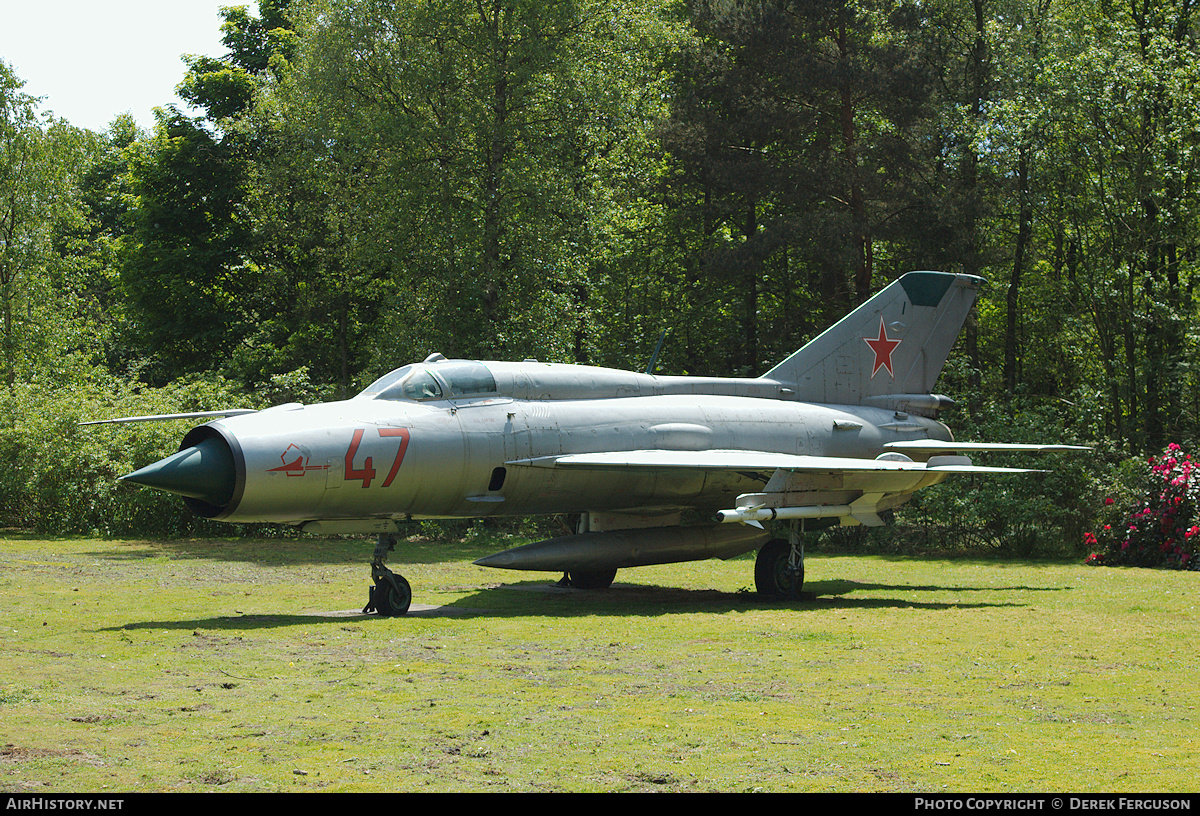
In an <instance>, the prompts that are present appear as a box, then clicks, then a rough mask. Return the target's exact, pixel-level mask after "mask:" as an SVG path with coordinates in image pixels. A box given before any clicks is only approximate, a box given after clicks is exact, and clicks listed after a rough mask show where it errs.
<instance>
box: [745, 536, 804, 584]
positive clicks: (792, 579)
mask: <svg viewBox="0 0 1200 816" xmlns="http://www.w3.org/2000/svg"><path fill="white" fill-rule="evenodd" d="M754 586H755V588H756V589H757V590H758V594H759V595H762V596H763V597H764V598H770V599H772V600H795V599H796V598H799V597H800V590H802V589H803V588H804V543H803V541H802V540H801V538H800V529H799V520H794V521H792V522H791V524H790V526H789V529H788V537H787V538H773V539H771V540H770V541H768V542H767V543H766V544H764V545H763V546H762V549H760V550H759V551H758V558H756V559H755V561H754Z"/></svg>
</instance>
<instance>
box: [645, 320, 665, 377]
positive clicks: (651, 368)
mask: <svg viewBox="0 0 1200 816" xmlns="http://www.w3.org/2000/svg"><path fill="white" fill-rule="evenodd" d="M666 339H667V329H663V330H662V334H660V335H659V336H658V345H657V346H655V347H654V354H653V355H652V356H651V357H650V364H649V365H647V366H646V373H647V374H653V373H654V366H655V364H657V363H658V353H659V352H660V351H662V347H663V341H664V340H666Z"/></svg>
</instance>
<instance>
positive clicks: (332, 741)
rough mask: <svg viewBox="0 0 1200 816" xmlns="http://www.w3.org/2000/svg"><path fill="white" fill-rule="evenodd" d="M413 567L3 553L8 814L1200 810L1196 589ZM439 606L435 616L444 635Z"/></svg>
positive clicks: (908, 563) (900, 565)
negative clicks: (398, 803) (294, 794)
mask: <svg viewBox="0 0 1200 816" xmlns="http://www.w3.org/2000/svg"><path fill="white" fill-rule="evenodd" d="M511 544H512V542H509V541H497V542H491V543H487V542H482V543H475V544H470V545H463V544H441V543H439V542H430V541H420V542H410V543H407V544H406V543H403V542H402V543H401V545H400V547H399V548H398V549H397V552H396V553H395V554H394V555H393V557H392V559H391V560H390V562H389V563H390V564H391V565H392V566H393V567H394V568H395V569H396V570H397V571H398V572H402V573H403V574H404V575H405V576H407V577H408V579H409V580H410V581H411V583H412V585H413V593H414V603H415V605H416V608H415V612H414V614H413V615H411V616H409V617H404V618H392V619H381V618H377V617H375V616H363V615H360V614H358V610H359V609H360V608H361V607H362V605H363V604H364V603H365V600H366V592H367V590H366V587H367V584H368V583H369V577H368V566H367V562H368V560H369V557H370V553H371V550H372V547H373V543H372V542H368V541H362V542H351V541H322V540H315V539H313V540H285V541H250V540H230V541H225V540H220V541H186V542H178V541H167V542H158V541H128V542H125V541H109V540H99V539H59V540H39V539H37V538H34V537H27V536H19V535H9V536H7V537H4V538H0V650H2V652H0V790H4V791H7V792H65V791H84V792H105V791H111V792H130V791H212V790H232V791H316V790H326V791H376V790H398V791H652V790H670V791H675V790H683V791H752V790H762V791H900V792H910V791H915V792H939V791H945V792H956V791H988V792H1004V791H1156V792H1157V791H1164V792H1165V791H1177V792H1186V791H1195V789H1196V780H1197V779H1198V778H1200V745H1198V735H1200V728H1198V727H1197V711H1196V704H1197V697H1196V694H1195V681H1196V678H1197V676H1200V672H1198V669H1200V657H1198V654H1200V649H1198V648H1197V646H1198V643H1200V638H1198V635H1200V618H1198V616H1197V609H1196V605H1197V595H1198V591H1200V573H1194V572H1193V573H1175V572H1159V571H1147V570H1123V569H1106V568H1089V567H1084V566H1082V565H1078V564H1067V563H1031V562H1016V563H1014V562H1008V563H1004V562H987V561H976V560H938V559H907V560H906V559H894V558H887V557H859V556H855V557H838V556H822V555H818V556H811V557H810V558H809V561H808V564H807V572H808V579H809V583H808V587H807V588H808V589H811V590H813V591H815V592H816V593H817V596H818V597H817V598H816V599H815V600H806V601H799V602H794V603H769V602H764V601H760V600H759V599H758V598H757V597H756V595H755V594H754V593H753V592H752V591H751V588H752V584H753V578H752V573H753V558H752V556H746V557H743V558H740V559H736V560H733V561H729V562H719V561H706V562H700V563H693V564H678V565H669V566H663V567H650V568H643V569H637V570H627V571H623V572H621V573H619V574H618V576H617V583H616V585H614V587H613V588H612V589H611V590H609V591H607V592H592V591H588V592H585V591H573V590H564V589H559V588H555V587H554V586H553V581H554V580H555V579H556V578H557V576H553V575H546V574H541V573H516V572H502V571H493V570H486V569H483V568H480V567H475V566H473V565H472V564H471V563H470V562H471V560H472V559H474V558H476V557H478V556H479V555H481V554H484V553H486V552H489V551H493V550H495V549H501V548H503V547H507V546H511ZM426 607H432V608H426Z"/></svg>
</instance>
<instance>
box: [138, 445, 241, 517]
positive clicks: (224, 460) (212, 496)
mask: <svg viewBox="0 0 1200 816" xmlns="http://www.w3.org/2000/svg"><path fill="white" fill-rule="evenodd" d="M121 481H123V482H133V483H134V484H140V485H145V486H146V487H152V488H154V489H155V490H163V491H165V492H167V493H175V494H176V495H179V496H187V497H188V498H192V499H199V500H200V501H202V502H207V503H208V504H211V505H213V506H214V507H222V506H224V505H225V504H226V503H227V502H228V501H229V499H230V498H231V497H232V496H233V486H234V481H235V471H234V465H233V454H232V453H231V452H230V450H229V445H228V444H226V443H225V441H224V440H223V439H221V438H219V437H209V438H207V439H204V440H202V441H201V442H199V443H198V444H196V445H193V446H192V447H190V448H184V449H183V450H181V451H180V452H179V453H176V454H174V455H172V456H168V457H167V458H166V459H160V460H159V461H157V462H155V463H154V464H152V465H147V466H146V467H144V468H142V469H141V470H135V471H134V472H133V473H130V474H128V475H127V476H122V477H121Z"/></svg>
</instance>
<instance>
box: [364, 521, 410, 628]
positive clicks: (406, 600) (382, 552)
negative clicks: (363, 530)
mask: <svg viewBox="0 0 1200 816" xmlns="http://www.w3.org/2000/svg"><path fill="white" fill-rule="evenodd" d="M394 549H396V539H394V538H392V537H391V536H389V535H381V536H379V539H378V541H377V542H376V544H375V552H374V554H373V555H372V556H371V580H372V581H374V584H373V585H372V586H371V588H370V593H369V595H368V598H367V605H366V606H364V607H363V613H364V614H366V613H369V612H374V613H376V614H377V615H379V616H380V617H384V618H390V617H395V616H398V615H403V614H405V613H407V612H408V607H409V606H410V605H411V604H412V587H410V586H409V585H408V581H406V580H404V576H403V575H397V574H396V573H394V572H392V571H391V570H390V569H388V568H387V567H385V566H384V565H383V561H384V559H385V558H387V554H388V553H389V552H391V551H392V550H394Z"/></svg>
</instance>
